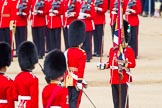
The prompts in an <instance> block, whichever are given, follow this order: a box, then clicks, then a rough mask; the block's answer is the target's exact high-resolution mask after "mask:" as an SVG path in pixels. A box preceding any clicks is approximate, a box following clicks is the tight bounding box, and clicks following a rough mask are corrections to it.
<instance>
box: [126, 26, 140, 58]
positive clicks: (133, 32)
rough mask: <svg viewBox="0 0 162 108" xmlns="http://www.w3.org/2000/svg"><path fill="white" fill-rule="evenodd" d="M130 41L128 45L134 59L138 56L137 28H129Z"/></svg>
mask: <svg viewBox="0 0 162 108" xmlns="http://www.w3.org/2000/svg"><path fill="white" fill-rule="evenodd" d="M130 32H131V34H130V40H129V42H128V45H129V46H131V47H132V48H133V50H134V54H135V58H137V56H138V26H131V30H130Z"/></svg>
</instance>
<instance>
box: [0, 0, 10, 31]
mask: <svg viewBox="0 0 162 108" xmlns="http://www.w3.org/2000/svg"><path fill="white" fill-rule="evenodd" d="M11 5H12V4H11V0H0V28H7V27H9V25H10V20H11V17H12V15H11Z"/></svg>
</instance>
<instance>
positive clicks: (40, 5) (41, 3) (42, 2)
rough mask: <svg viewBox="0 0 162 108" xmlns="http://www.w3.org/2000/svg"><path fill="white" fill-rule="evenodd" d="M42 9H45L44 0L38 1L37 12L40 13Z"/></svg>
mask: <svg viewBox="0 0 162 108" xmlns="http://www.w3.org/2000/svg"><path fill="white" fill-rule="evenodd" d="M42 7H44V0H40V1H37V2H36V5H35V10H36V11H38V10H40V8H42Z"/></svg>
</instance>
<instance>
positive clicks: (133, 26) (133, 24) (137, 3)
mask: <svg viewBox="0 0 162 108" xmlns="http://www.w3.org/2000/svg"><path fill="white" fill-rule="evenodd" d="M123 5H124V6H123V7H124V8H125V9H124V10H126V12H125V19H126V20H127V21H128V23H129V24H130V35H131V38H130V41H129V42H128V45H129V46H131V47H132V48H133V50H134V53H135V58H137V56H138V28H139V18H138V15H139V14H140V13H141V10H142V8H141V0H124V4H123Z"/></svg>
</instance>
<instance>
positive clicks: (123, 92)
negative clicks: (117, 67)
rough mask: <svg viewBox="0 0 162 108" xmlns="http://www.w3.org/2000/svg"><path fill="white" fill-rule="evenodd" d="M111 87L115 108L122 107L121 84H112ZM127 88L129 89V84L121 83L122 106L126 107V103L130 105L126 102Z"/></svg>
mask: <svg viewBox="0 0 162 108" xmlns="http://www.w3.org/2000/svg"><path fill="white" fill-rule="evenodd" d="M111 88H112V96H113V103H114V108H120V107H119V84H112V85H111ZM127 90H128V86H127V84H121V92H120V93H121V104H122V108H126V105H128V103H126V99H127ZM127 102H128V101H127Z"/></svg>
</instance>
